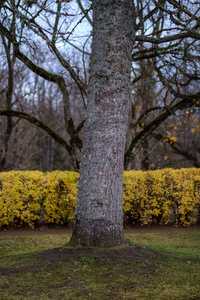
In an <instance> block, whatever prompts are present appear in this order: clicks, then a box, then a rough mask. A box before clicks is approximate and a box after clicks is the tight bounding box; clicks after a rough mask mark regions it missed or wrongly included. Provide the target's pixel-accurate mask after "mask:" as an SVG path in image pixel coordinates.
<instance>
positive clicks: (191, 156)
mask: <svg viewBox="0 0 200 300" xmlns="http://www.w3.org/2000/svg"><path fill="white" fill-rule="evenodd" d="M154 137H155V138H156V139H157V140H159V141H160V140H163V139H164V138H165V137H164V136H163V135H162V134H155V135H154ZM166 142H167V143H168V144H169V146H170V147H171V148H172V149H173V150H174V151H175V152H176V153H178V154H180V155H182V156H184V157H185V158H187V159H188V160H190V161H192V163H193V165H194V167H195V168H199V167H200V163H199V162H198V159H197V157H196V156H195V155H194V154H193V153H191V152H188V151H184V150H183V149H181V147H180V145H179V144H178V143H177V142H172V141H171V140H170V139H169V140H168V141H166Z"/></svg>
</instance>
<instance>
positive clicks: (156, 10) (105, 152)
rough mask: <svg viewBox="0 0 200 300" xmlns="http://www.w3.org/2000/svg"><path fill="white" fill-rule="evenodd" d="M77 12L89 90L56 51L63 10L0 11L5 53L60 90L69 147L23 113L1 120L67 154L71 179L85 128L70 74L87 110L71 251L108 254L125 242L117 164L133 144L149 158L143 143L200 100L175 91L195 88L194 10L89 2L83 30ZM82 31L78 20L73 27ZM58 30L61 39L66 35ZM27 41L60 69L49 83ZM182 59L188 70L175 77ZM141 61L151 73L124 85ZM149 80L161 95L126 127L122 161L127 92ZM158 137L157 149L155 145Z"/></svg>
mask: <svg viewBox="0 0 200 300" xmlns="http://www.w3.org/2000/svg"><path fill="white" fill-rule="evenodd" d="M49 2H50V1H49ZM58 2H60V1H58ZM61 2H62V1H61ZM65 2H66V1H65ZM67 2H69V1H67ZM77 2H78V3H79V6H80V7H81V9H82V10H83V18H86V19H87V20H88V21H89V23H90V24H93V43H92V54H91V61H90V79H89V85H88V87H87V84H85V83H86V82H84V80H82V78H81V76H79V75H80V74H79V72H78V71H77V70H76V68H72V66H71V64H70V63H69V60H68V57H67V58H66V56H67V54H66V53H64V52H62V51H60V49H59V46H60V43H59V41H60V40H62V41H65V42H67V41H68V38H66V39H65V40H64V39H63V34H65V30H64V32H63V31H62V30H59V28H60V27H59V26H58V24H59V18H61V17H62V22H60V23H61V24H63V21H64V20H66V18H67V16H68V14H67V13H66V10H65V9H64V10H62V9H61V8H62V7H61V3H58V4H57V10H55V8H54V9H51V3H49V5H47V4H48V1H47V0H46V1H44V3H42V5H41V3H40V2H39V1H38V3H37V1H35V2H34V3H35V4H33V8H31V7H30V6H31V5H32V3H30V1H26V2H25V3H24V2H23V1H22V0H20V1H17V3H15V1H14V0H12V1H2V4H1V5H0V9H1V12H2V16H1V22H0V30H1V32H2V34H3V35H4V36H5V37H6V39H8V40H9V42H10V43H12V44H13V52H14V55H15V56H16V57H17V59H19V60H21V61H22V62H23V63H24V64H25V65H26V66H27V67H28V68H29V69H30V70H31V71H32V72H34V73H35V74H37V76H41V77H43V79H45V80H48V81H49V82H52V83H54V84H56V85H57V86H58V87H59V89H60V92H61V94H62V99H63V105H64V117H65V126H66V131H67V133H68V135H69V137H70V141H69V143H66V141H65V140H64V139H63V138H61V137H59V136H58V135H56V134H55V133H54V132H53V131H52V130H51V129H50V128H49V127H48V126H46V125H45V124H43V123H41V122H40V121H39V120H38V119H36V118H33V117H32V116H30V115H28V114H26V113H22V112H19V111H11V110H6V109H5V110H2V111H0V114H2V115H7V116H18V117H20V118H24V119H26V120H29V122H32V123H34V124H35V125H37V126H39V127H41V128H42V129H43V130H45V131H46V132H48V133H49V134H50V135H51V136H52V137H54V139H56V140H57V141H58V142H59V143H60V144H62V145H63V146H64V147H65V148H66V149H67V151H68V153H69V154H70V156H71V157H72V160H73V165H74V168H77V169H78V160H77V156H76V150H77V149H79V150H80V149H81V147H82V141H81V139H80V135H79V133H80V130H81V129H82V125H83V123H84V120H82V122H81V123H80V125H77V126H75V122H74V119H73V117H72V114H71V102H70V95H69V86H68V85H67V83H66V78H65V77H64V76H63V74H64V72H63V71H64V70H67V71H68V72H69V74H70V76H71V78H72V79H73V80H74V82H75V83H76V85H77V87H78V89H79V91H80V94H81V95H82V96H83V99H84V101H85V103H84V104H85V106H87V112H86V119H85V120H86V121H85V126H84V142H83V144H84V145H83V149H82V164H81V171H80V182H79V194H78V201H77V210H76V221H75V228H74V232H73V236H72V239H71V244H83V245H101V246H112V245H118V244H121V243H123V240H124V239H123V227H122V222H123V213H122V176H123V157H124V165H125V167H128V166H129V165H130V163H131V162H132V160H133V158H134V157H135V152H136V151H135V149H137V148H138V145H139V144H142V145H143V148H145V149H148V145H145V143H144V142H145V140H146V141H147V139H148V138H149V136H150V135H152V134H153V133H154V132H155V131H156V130H157V129H158V127H159V126H160V125H161V124H163V122H164V121H165V120H167V118H169V117H170V116H172V115H173V114H175V113H176V111H178V110H183V109H185V108H187V107H191V106H193V105H195V103H196V102H197V101H198V100H199V99H200V93H199V92H198V93H196V94H194V92H193V90H191V91H190V92H188V93H187V92H183V89H182V87H183V85H185V84H186V85H187V84H188V83H190V82H191V81H193V80H199V79H200V76H199V72H198V58H199V56H198V52H197V47H198V45H199V40H200V34H199V28H200V22H199V18H198V16H197V13H198V11H199V8H198V7H197V10H196V8H195V7H196V4H194V5H193V6H190V5H191V4H192V2H191V1H184V5H181V4H180V3H179V2H177V1H175V0H173V1H172V0H168V1H167V0H159V1H155V0H152V1H148V0H147V1H142V0H134V1H133V0H102V1H101V0H93V1H92V9H93V21H91V19H90V16H89V10H90V8H88V9H87V10H84V8H83V7H82V5H81V1H77ZM65 4H66V3H63V4H62V5H63V6H64V7H65ZM53 5H54V4H53ZM34 6H36V8H34ZM190 8H191V9H190ZM12 14H13V15H14V17H15V18H16V25H17V26H16V28H14V29H13V28H12V27H11V26H10V24H9V21H8V20H9V18H8V16H10V15H12ZM63 19H64V20H63ZM44 20H46V23H45V21H44ZM52 20H54V21H53V25H52V24H51V21H52ZM156 20H157V21H156ZM81 21H82V19H81V20H80V22H79V23H81ZM49 27H50V28H49ZM64 29H66V31H67V26H65V27H64ZM30 31H31V32H32V33H33V34H34V37H36V40H37V39H40V41H42V43H43V44H42V45H43V46H44V42H45V43H46V44H45V45H46V46H47V48H48V49H50V50H51V51H50V52H49V54H48V55H52V54H53V59H54V61H56V60H57V61H58V62H59V63H60V65H61V66H62V68H63V69H62V70H61V72H57V73H56V74H55V73H53V72H51V68H49V65H48V64H47V66H46V65H45V63H44V64H42V65H39V63H38V62H37V59H36V58H35V57H34V55H32V57H31V55H30V53H28V52H27V51H26V49H27V48H26V47H25V46H27V47H29V49H30V51H31V50H32V49H34V50H35V49H37V47H35V45H37V42H35V41H34V40H33V39H31V35H30V34H29V36H27V33H29V32H30ZM136 33H137V34H136ZM134 40H135V43H134ZM75 47H76V48H77V46H75ZM193 49H195V51H193ZM79 50H80V49H79ZM66 52H67V51H66ZM35 53H37V51H36V50H35V51H34V54H35ZM84 55H85V52H84V50H83V56H84ZM184 59H185V60H186V61H189V62H191V64H190V65H188V67H187V68H184V69H183V68H182V62H183V60H184ZM141 60H151V61H152V62H153V65H152V68H146V70H145V68H144V66H145V65H146V62H147V61H145V63H144V64H143V63H140V66H141V67H143V70H142V72H139V75H138V77H137V78H136V76H135V77H134V78H133V77H132V78H131V80H132V81H131V80H130V74H131V66H133V74H134V75H135V74H136V73H137V72H136V68H135V65H134V64H135V63H136V62H140V61H141ZM131 61H132V62H133V64H132V62H131ZM192 65H193V67H194V68H193V67H191V66H192ZM196 71H197V72H196ZM148 73H150V74H148ZM154 73H156V80H157V81H158V80H159V84H157V85H156V87H155V89H156V88H157V89H158V87H159V88H160V91H159V92H158V93H157V95H156V97H157V98H158V101H157V102H158V103H159V105H158V106H157V105H156V106H155V103H153V104H152V106H150V107H149V106H148V105H147V104H149V102H148V99H145V101H147V102H146V103H145V105H144V107H143V109H142V111H141V114H140V115H139V116H138V118H137V120H136V121H135V122H134V123H135V125H134V127H135V126H137V124H139V127H140V128H139V130H136V131H135V134H134V135H133V137H132V140H131V141H130V143H129V145H128V146H127V151H126V153H125V156H124V150H125V139H126V133H127V116H128V109H129V107H130V105H129V104H130V103H129V101H130V94H131V90H130V82H131V85H132V86H134V84H135V83H137V82H139V81H140V82H141V83H142V84H146V82H147V81H146V80H144V77H146V76H149V75H151V74H154ZM145 94H146V95H147V93H145ZM159 96H160V97H159ZM145 97H147V96H145ZM169 100H170V101H169ZM154 113H155V114H154ZM140 124H141V126H140ZM142 124H144V126H142ZM156 137H157V138H159V139H160V138H161V139H165V137H160V136H158V135H157V136H156ZM176 148H177V147H176ZM177 151H179V149H178V150H177ZM179 152H180V151H179ZM181 152H182V153H184V152H183V151H181ZM145 156H147V154H145Z"/></svg>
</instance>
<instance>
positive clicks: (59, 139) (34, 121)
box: [0, 110, 72, 155]
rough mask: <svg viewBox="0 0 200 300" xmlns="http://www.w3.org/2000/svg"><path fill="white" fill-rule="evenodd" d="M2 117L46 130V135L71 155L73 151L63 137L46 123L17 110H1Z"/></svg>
mask: <svg viewBox="0 0 200 300" xmlns="http://www.w3.org/2000/svg"><path fill="white" fill-rule="evenodd" d="M0 115H1V116H12V117H18V118H22V119H24V120H26V121H28V122H30V123H32V124H34V125H36V126H37V127H39V128H41V129H42V130H44V131H45V132H46V133H48V134H49V135H50V136H51V137H52V138H53V139H54V140H55V141H56V142H57V143H59V144H60V145H62V146H63V147H64V148H65V149H66V150H67V151H68V153H69V155H71V151H72V149H71V147H70V146H69V145H68V144H67V142H66V141H65V140H64V139H63V138H62V137H61V136H59V135H58V134H57V133H55V132H54V131H53V130H52V129H51V128H49V127H48V126H47V125H45V124H44V123H42V122H41V121H39V120H38V119H37V118H35V117H33V116H31V115H29V114H27V113H24V112H20V111H15V110H0Z"/></svg>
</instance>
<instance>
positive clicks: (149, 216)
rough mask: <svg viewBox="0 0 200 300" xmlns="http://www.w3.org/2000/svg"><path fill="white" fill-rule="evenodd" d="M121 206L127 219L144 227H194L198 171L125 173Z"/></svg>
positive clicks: (198, 195) (197, 209)
mask: <svg viewBox="0 0 200 300" xmlns="http://www.w3.org/2000/svg"><path fill="white" fill-rule="evenodd" d="M123 204H124V212H125V215H126V217H127V218H128V219H130V220H131V221H132V222H141V224H143V225H146V224H151V223H162V224H168V223H174V224H175V225H184V226H189V225H191V224H193V223H197V222H198V220H199V212H200V169H196V168H190V169H180V170H173V169H163V170H156V171H146V172H142V171H128V172H125V173H124V186H123Z"/></svg>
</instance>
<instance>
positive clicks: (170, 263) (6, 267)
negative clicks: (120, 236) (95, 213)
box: [0, 231, 200, 300]
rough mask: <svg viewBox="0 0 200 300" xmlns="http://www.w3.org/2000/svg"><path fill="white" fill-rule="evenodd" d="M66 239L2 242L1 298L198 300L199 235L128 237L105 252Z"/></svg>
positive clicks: (67, 237)
mask: <svg viewBox="0 0 200 300" xmlns="http://www.w3.org/2000/svg"><path fill="white" fill-rule="evenodd" d="M69 238H70V236H69V235H48V236H32V237H19V238H10V239H8V238H6V239H1V240H0V299H1V300H4V299H5V300H10V299H13V300H14V299H15V300H18V299H21V300H25V299H27V300H31V299H41V300H43V299H44V300H46V299H55V300H57V299H95V300H96V299H97V300H100V299H101V300H104V299H110V300H112V299H116V300H118V299H119V300H121V299H129V300H131V299H166V300H167V299H193V300H197V299H200V231H197V232H190V233H150V234H146V233H142V234H134V235H133V234H127V235H126V242H127V243H126V246H123V247H116V248H113V249H107V250H101V249H94V248H90V249H87V248H76V249H73V248H70V247H69V246H67V242H68V241H69ZM55 248H56V249H55ZM47 250H48V251H47Z"/></svg>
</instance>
